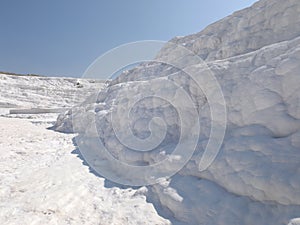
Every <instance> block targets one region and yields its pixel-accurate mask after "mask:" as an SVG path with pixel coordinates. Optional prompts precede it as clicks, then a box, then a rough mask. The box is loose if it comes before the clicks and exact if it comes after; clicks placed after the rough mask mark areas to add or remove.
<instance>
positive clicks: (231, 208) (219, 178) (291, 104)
mask: <svg viewBox="0 0 300 225" xmlns="http://www.w3.org/2000/svg"><path fill="white" fill-rule="evenodd" d="M172 41H173V42H175V43H177V44H179V45H182V46H185V47H186V48H188V49H190V50H192V51H193V52H194V53H196V54H197V55H199V56H200V57H202V58H203V59H204V60H205V61H206V63H207V66H208V68H209V69H210V71H211V72H212V74H214V76H215V77H216V79H217V81H218V82H219V84H220V87H221V90H222V93H223V95H224V98H225V101H226V107H227V130H226V133H225V137H224V141H223V145H222V146H221V149H220V152H219V154H218V156H217V158H216V159H215V160H214V162H213V163H212V164H211V165H210V166H209V167H208V168H207V169H206V170H204V171H201V170H199V167H198V164H199V161H200V159H201V156H202V155H203V152H204V149H205V146H206V144H207V142H208V139H209V134H210V129H211V118H210V115H211V114H210V112H211V110H210V107H211V105H209V102H208V100H207V96H206V94H205V90H203V89H202V90H201V89H200V88H199V87H197V85H196V84H195V82H194V81H193V80H192V79H191V78H190V77H189V76H188V75H187V74H186V73H185V72H187V71H201V70H203V65H202V64H193V62H190V61H188V62H184V63H187V66H186V68H184V69H186V70H185V71H180V70H178V69H176V68H172V67H171V66H169V65H165V64H161V63H145V64H142V65H140V66H139V67H137V68H135V69H133V70H131V71H129V73H126V74H123V75H121V76H120V77H118V78H117V79H115V80H113V81H112V82H111V83H110V84H109V85H108V86H107V87H106V88H105V89H104V90H102V91H101V92H100V93H99V94H98V95H96V96H94V98H90V99H88V100H87V101H86V102H85V103H84V104H82V105H81V106H80V107H77V108H74V109H73V110H72V111H69V112H68V113H66V114H64V115H61V116H60V117H59V119H58V122H57V124H56V126H57V127H59V128H60V130H61V131H66V132H70V131H74V126H75V131H76V132H78V133H79V136H83V137H86V139H80V140H82V141H83V142H84V141H86V143H85V144H86V145H87V146H89V147H91V146H94V141H95V138H96V139H97V138H98V137H100V139H101V141H102V142H103V143H104V145H105V147H106V148H107V149H108V150H109V151H110V152H111V154H112V155H113V156H114V157H115V158H116V159H118V160H119V161H122V162H126V163H129V164H133V165H136V166H141V165H152V164H155V163H157V162H159V161H160V160H161V159H162V158H163V157H166V156H168V155H169V154H171V152H172V149H173V148H174V146H176V145H177V144H178V138H179V137H180V135H181V133H180V131H182V130H180V129H181V128H182V127H183V128H184V129H185V128H186V127H189V128H190V135H191V136H195V135H196V134H197V133H196V130H194V125H195V123H196V121H197V118H198V117H196V116H195V113H198V114H199V115H198V114H197V115H198V116H199V118H200V123H201V134H200V136H199V140H198V145H197V149H196V151H195V152H194V154H193V156H192V158H191V160H189V162H188V163H187V164H186V166H185V167H184V168H183V169H181V170H180V171H179V173H178V174H176V175H175V176H173V177H171V178H166V179H165V180H164V179H161V180H160V182H159V183H158V184H155V185H153V186H152V187H151V189H152V192H151V193H152V194H150V195H149V199H152V200H153V201H154V202H156V204H157V207H158V208H161V209H162V213H163V214H164V215H165V216H166V217H168V218H171V219H173V222H174V223H175V224H176V223H178V224H181V223H182V224H206V225H207V224H212V225H213V224H266V225H269V224H270V225H271V224H272V225H273V224H288V223H289V221H290V220H291V219H293V218H296V217H299V212H300V141H299V140H300V75H299V71H300V2H299V1H298V0H284V1H283V0H279V1H278V0H262V1H259V2H258V3H256V4H254V5H253V6H252V7H250V8H247V9H245V10H242V11H239V12H236V13H234V14H233V15H231V16H229V17H227V18H225V19H223V20H221V21H218V22H216V23H214V24H212V25H211V26H209V27H207V28H206V29H205V30H204V31H202V32H200V33H198V34H194V35H191V36H187V37H183V38H176V39H173V40H172ZM176 57H177V58H178V57H180V55H178V51H177V49H176V48H174V45H166V46H165V48H163V49H162V51H161V52H160V54H159V55H158V56H157V58H156V60H159V61H165V60H168V59H170V58H176ZM181 60H186V58H181ZM184 63H183V64H184ZM204 76H205V73H204ZM199 79H200V80H201V79H202V78H201V77H199ZM203 81H205V80H203ZM174 83H175V84H177V86H176V85H174ZM195 85H196V86H195ZM202 85H203V86H204V89H205V88H207V89H208V90H211V87H205V86H206V85H209V83H204V84H203V83H202ZM182 90H183V91H184V93H187V94H188V95H189V96H190V99H191V100H192V102H193V104H194V105H193V106H195V109H196V111H197V112H194V111H193V107H188V106H190V104H185V103H186V102H187V101H188V99H186V98H185V97H184V96H185V95H184V94H182V93H181V92H180V91H182ZM210 94H211V95H212V96H213V95H214V93H213V92H212V93H210ZM151 95H157V96H162V95H163V96H164V97H165V99H159V100H157V99H156V100H155V99H153V98H146V97H147V96H151ZM138 99H143V101H142V102H141V103H139V104H137V106H136V107H133V106H132V102H135V101H137V100H138ZM166 99H167V100H170V101H171V102H175V103H178V102H181V103H182V105H185V106H186V105H187V107H182V105H180V104H181V103H180V104H179V103H178V104H179V106H178V108H176V104H173V105H170V104H167V103H168V102H166V101H165V100H166ZM218 104H219V103H218ZM218 104H217V105H218ZM174 106H175V109H174ZM116 109H117V110H119V111H117V113H115V110H116ZM180 111H182V113H183V114H184V115H185V116H187V117H189V118H191V120H190V123H181V122H182V121H180V118H179V117H180V115H179V114H180V113H178V112H180ZM128 113H129V116H130V118H131V119H132V120H131V121H130V122H128V121H126V119H128V118H127V115H128ZM111 117H113V120H112V119H111ZM151 117H159V118H161V120H152V122H151V123H150V129H151V128H153V130H155V129H157V130H160V129H159V128H160V127H163V125H162V120H163V121H164V123H165V125H164V128H166V132H165V133H158V134H157V137H156V138H157V139H155V140H159V138H160V137H162V136H163V137H164V139H163V140H162V142H161V145H159V146H155V145H154V144H156V143H157V142H155V143H147V144H148V145H147V147H149V148H150V147H153V148H151V149H152V151H151V152H146V153H144V152H143V153H136V152H134V153H132V151H131V150H130V142H131V141H132V142H134V143H139V142H138V141H136V139H135V138H139V139H141V140H148V139H147V138H148V137H149V135H150V137H151V138H152V136H151V133H150V131H149V128H148V124H149V122H150V121H151ZM76 118H80V119H79V120H80V123H78V122H77V123H76V124H72V121H73V122H74V121H78V119H76ZM94 124H96V129H95V125H94ZM115 127H118V128H119V129H117V130H116V129H115ZM129 130H131V132H132V133H130V132H129ZM161 130H163V128H161ZM154 135H155V134H154ZM153 138H155V137H153ZM187 139H188V137H184V138H183V139H182V140H183V143H185V144H186V149H189V147H190V146H189V145H188V144H190V143H189V142H184V141H185V140H187ZM120 140H121V141H120ZM150 140H151V139H150ZM123 141H124V142H128V143H127V145H125V144H124V143H123ZM151 144H153V146H152V145H151ZM187 154H188V153H187ZM181 156H183V158H184V156H185V155H181ZM91 157H92V156H91ZM100 157H103V158H101V160H102V161H105V160H106V159H105V156H100ZM180 160H181V159H179V161H180ZM183 160H185V159H183ZM174 161H176V159H175V160H174ZM172 165H173V164H167V165H166V168H164V169H166V170H168V169H170V170H172V168H170V167H172ZM176 166H177V164H176V163H174V167H176ZM109 168H110V169H111V170H114V167H109ZM118 169H120V168H118V166H116V167H115V170H116V171H111V173H112V174H113V173H114V172H116V173H118V172H120V171H118ZM130 175H132V176H133V174H129V176H130ZM297 221H298V220H297V219H295V220H291V222H290V224H297V223H298V222H297Z"/></svg>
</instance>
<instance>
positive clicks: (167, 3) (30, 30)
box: [0, 0, 256, 77]
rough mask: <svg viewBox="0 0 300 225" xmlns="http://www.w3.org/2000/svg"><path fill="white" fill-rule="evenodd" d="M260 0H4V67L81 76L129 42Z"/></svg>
mask: <svg viewBox="0 0 300 225" xmlns="http://www.w3.org/2000/svg"><path fill="white" fill-rule="evenodd" d="M254 2H256V0H230V1H225V0H209V1H202V0H186V1H183V0H124V1H122V0H118V1H117V0H107V1H104V0H87V1H79V0H48V1H46V0H26V1H22V0H2V1H0V8H1V13H0V29H1V33H0V71H9V72H15V73H25V74H27V73H36V74H43V75H48V76H74V77H80V76H82V74H83V73H84V71H85V70H86V68H87V67H88V66H89V65H90V64H91V63H92V62H93V61H94V60H95V59H96V58H97V57H98V56H100V55H102V54H103V53H105V52H106V51H108V50H110V49H112V48H114V47H117V46H118V45H121V44H125V43H127V42H133V41H140V40H163V41H167V40H169V39H171V38H172V37H174V36H182V35H188V34H191V33H196V32H199V31H201V30H202V29H203V28H205V27H206V26H207V25H209V24H211V23H212V22H215V21H217V20H219V19H221V18H223V17H225V16H227V15H230V14H231V13H233V12H234V11H236V10H239V9H242V8H245V7H247V6H250V5H252V4H253V3H254Z"/></svg>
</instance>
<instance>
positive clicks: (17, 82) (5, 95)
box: [0, 74, 104, 113]
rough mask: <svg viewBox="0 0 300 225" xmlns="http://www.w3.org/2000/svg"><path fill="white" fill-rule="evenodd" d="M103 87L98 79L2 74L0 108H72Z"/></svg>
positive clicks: (102, 83) (0, 78) (0, 76)
mask: <svg viewBox="0 0 300 225" xmlns="http://www.w3.org/2000/svg"><path fill="white" fill-rule="evenodd" d="M102 86H104V82H103V81H95V80H84V79H76V78H54V77H35V76H15V75H5V74H0V88H1V95H0V108H2V109H5V108H6V109H7V108H25V109H29V108H46V109H48V108H70V107H72V106H74V105H75V104H76V103H78V102H80V101H83V100H84V98H86V96H89V95H90V94H91V93H93V92H94V91H95V90H97V89H99V88H101V87H102ZM2 111H4V110H2ZM0 113H1V112H0Z"/></svg>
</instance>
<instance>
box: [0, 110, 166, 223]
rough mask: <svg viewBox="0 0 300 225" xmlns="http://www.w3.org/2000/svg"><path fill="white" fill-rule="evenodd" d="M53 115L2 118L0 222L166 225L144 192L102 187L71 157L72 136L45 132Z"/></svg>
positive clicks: (0, 129) (0, 126) (79, 162)
mask: <svg viewBox="0 0 300 225" xmlns="http://www.w3.org/2000/svg"><path fill="white" fill-rule="evenodd" d="M54 116H55V117H53V116H50V117H49V116H46V115H45V116H44V115H40V116H38V117H37V118H33V119H25V118H4V117H0V161H1V163H0V224H3V225H13V224H15V225H19V224H26V225H27V224H28V225H29V224H30V225H32V224H53V225H54V224H59V225H63V224H95V225H96V224H103V225H123V224H132V225H136V224H149V225H152V224H159V225H168V224H170V223H169V222H168V221H167V220H166V219H163V218H161V217H160V216H158V215H157V213H156V211H155V209H154V207H153V205H152V204H150V203H147V202H146V197H145V195H144V193H145V190H144V189H137V190H133V189H131V188H128V189H120V188H117V187H111V188H109V187H105V180H104V178H100V177H97V176H95V175H94V174H92V173H91V172H90V171H89V169H88V167H86V166H84V165H83V164H82V160H81V159H79V158H78V154H75V153H72V152H73V151H74V150H75V149H76V148H75V146H74V144H73V142H72V138H73V137H74V135H73V134H62V133H58V132H54V131H52V130H47V129H46V128H47V127H49V123H46V121H48V122H49V121H51V120H52V121H53V120H54V119H55V118H56V115H54Z"/></svg>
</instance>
